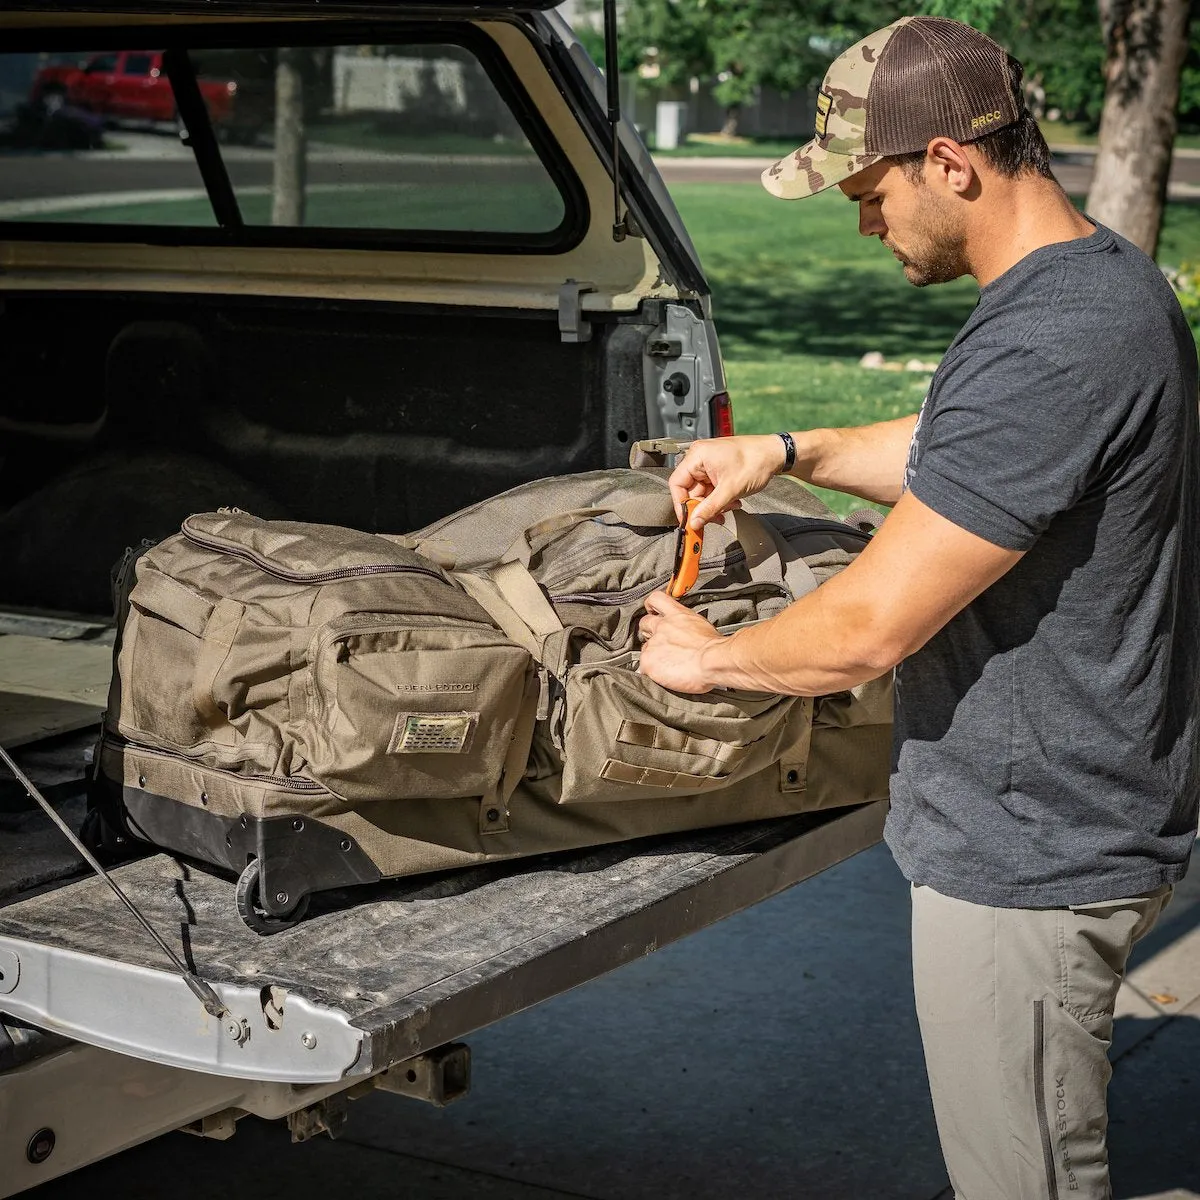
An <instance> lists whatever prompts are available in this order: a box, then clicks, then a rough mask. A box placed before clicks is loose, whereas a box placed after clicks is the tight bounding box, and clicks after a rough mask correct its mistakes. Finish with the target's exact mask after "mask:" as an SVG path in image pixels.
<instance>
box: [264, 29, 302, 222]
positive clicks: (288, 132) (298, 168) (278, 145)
mask: <svg viewBox="0 0 1200 1200" xmlns="http://www.w3.org/2000/svg"><path fill="white" fill-rule="evenodd" d="M303 55H304V51H303V50H295V49H286V50H280V51H279V62H278V65H277V66H276V67H275V174H274V179H273V182H272V188H271V224H272V225H292V226H296V225H303V224H304V200H305V186H304V184H305V173H306V170H307V166H308V146H307V136H306V134H305V129H304V76H303V72H302V70H301V67H302V65H303Z"/></svg>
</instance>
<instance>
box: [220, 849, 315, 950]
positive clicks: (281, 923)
mask: <svg viewBox="0 0 1200 1200" xmlns="http://www.w3.org/2000/svg"><path fill="white" fill-rule="evenodd" d="M258 876H259V865H258V859H257V858H255V859H252V860H251V861H250V862H249V863H248V864H247V865H246V869H245V870H244V871H243V872H242V873H241V875H239V876H238V881H237V910H238V916H239V917H241V918H242V920H243V921H244V922H245V923H246V925H247V926H248V927H249V928H251V929H253V930H254V932H255V933H257V934H261V935H262V936H263V937H267V936H268V935H270V934H272V933H279V932H280V930H283V929H291V927H292V926H293V925H297V924H299V923H300V922H301V921H303V920H304V914H305V913H306V912H308V897H307V896H302V897H301V899H300V902H299V903H298V904H297V905H296V907H295V908H293V909H292V910H291V912H289V913H288V914H287V915H286V916H282V917H276V916H272V915H271V914H270V913H268V912H265V911H264V910H263V909H262V908H261V907H260V906H259V893H258Z"/></svg>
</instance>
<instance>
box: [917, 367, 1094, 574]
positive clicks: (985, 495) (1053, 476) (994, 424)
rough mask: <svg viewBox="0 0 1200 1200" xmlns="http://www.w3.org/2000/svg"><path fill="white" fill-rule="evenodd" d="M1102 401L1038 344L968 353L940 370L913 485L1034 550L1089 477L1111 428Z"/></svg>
mask: <svg viewBox="0 0 1200 1200" xmlns="http://www.w3.org/2000/svg"><path fill="white" fill-rule="evenodd" d="M1101 409H1102V406H1100V405H1098V404H1097V403H1096V400H1095V397H1094V395H1092V394H1091V393H1090V392H1088V391H1086V390H1084V389H1082V388H1081V387H1080V384H1079V381H1078V380H1076V381H1075V383H1074V385H1072V383H1071V381H1070V380H1069V379H1068V378H1067V373H1066V372H1065V371H1064V369H1063V368H1062V367H1061V366H1058V365H1056V364H1054V363H1051V362H1049V361H1047V360H1046V359H1044V358H1043V357H1041V356H1040V355H1038V354H1036V353H1033V352H1032V351H1029V350H1024V349H1018V348H1013V347H985V348H980V349H978V350H972V351H970V352H967V353H964V354H962V355H961V356H959V357H958V358H956V359H954V360H953V361H951V362H949V363H946V364H944V365H943V368H942V372H941V374H940V377H938V378H935V381H934V390H933V391H932V392H931V394H930V397H929V399H928V400H927V401H926V404H925V412H924V413H923V414H922V417H921V426H920V428H919V429H918V433H917V445H916V450H917V456H916V464H915V466H914V468H913V470H912V473H911V475H910V478H909V481H908V487H909V490H910V491H911V492H912V494H913V495H914V496H916V498H917V499H918V500H920V501H921V502H922V503H923V504H927V505H928V506H929V507H930V508H932V509H933V510H934V511H935V512H937V513H940V514H941V515H942V516H944V517H946V518H947V519H948V520H950V521H953V522H954V523H955V524H956V525H958V526H960V527H961V528H963V529H966V530H968V531H969V532H971V533H974V534H978V535H979V536H980V537H982V538H985V539H986V540H987V541H989V542H992V543H993V544H994V545H997V546H1003V547H1004V548H1005V549H1009V550H1028V549H1029V548H1030V547H1031V546H1032V545H1033V544H1034V542H1035V541H1037V539H1038V537H1039V535H1040V534H1041V533H1042V532H1043V531H1044V530H1045V529H1046V527H1047V526H1048V525H1049V524H1050V522H1051V521H1052V520H1053V519H1054V517H1055V516H1056V515H1057V514H1058V513H1060V512H1063V511H1064V510H1065V509H1067V508H1070V507H1071V505H1072V504H1074V503H1075V502H1076V501H1077V500H1078V499H1079V497H1080V496H1081V495H1082V494H1083V492H1084V490H1085V489H1086V488H1087V486H1088V484H1089V482H1090V481H1091V479H1092V478H1093V476H1094V474H1095V471H1096V465H1097V463H1098V462H1099V461H1100V460H1101V458H1102V457H1103V455H1104V450H1105V447H1106V446H1107V445H1108V444H1109V443H1110V442H1111V439H1112V436H1113V433H1114V430H1113V429H1112V428H1111V427H1110V423H1106V421H1105V413H1104V412H1103V411H1101Z"/></svg>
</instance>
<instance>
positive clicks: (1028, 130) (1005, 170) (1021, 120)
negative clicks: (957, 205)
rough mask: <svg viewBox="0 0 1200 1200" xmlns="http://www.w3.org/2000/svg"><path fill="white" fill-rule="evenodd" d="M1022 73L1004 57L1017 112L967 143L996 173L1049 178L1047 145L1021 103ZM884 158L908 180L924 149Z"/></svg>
mask: <svg viewBox="0 0 1200 1200" xmlns="http://www.w3.org/2000/svg"><path fill="white" fill-rule="evenodd" d="M1024 74H1025V70H1024V68H1023V67H1022V66H1021V64H1020V63H1019V62H1018V61H1017V60H1016V59H1015V58H1013V56H1012V55H1011V54H1010V55H1009V56H1008V83H1009V86H1010V87H1011V88H1012V94H1013V99H1014V100H1016V102H1017V111H1018V112H1019V113H1020V114H1021V115H1020V116H1019V117H1018V118H1017V120H1016V121H1014V122H1013V124H1011V125H1005V127H1004V128H1003V129H997V130H996V131H995V132H993V133H985V134H984V135H983V136H982V137H978V138H973V139H972V140H971V141H970V143H968V144H969V145H972V146H978V147H979V152H980V153H981V154H982V155H983V157H984V158H985V159H986V160H987V163H988V165H989V166H991V167H992V169H993V170H995V171H996V173H997V174H999V175H1004V176H1006V177H1007V178H1009V179H1016V178H1017V177H1018V176H1020V175H1029V174H1033V175H1043V176H1045V177H1046V178H1047V179H1053V178H1054V173H1053V172H1052V171H1051V169H1050V147H1049V146H1047V145H1046V139H1045V137H1044V136H1043V134H1042V131H1041V129H1040V128H1039V127H1038V123H1037V121H1036V120H1035V119H1034V117H1033V114H1032V113H1031V112H1030V111H1029V109H1028V108H1027V107H1026V106H1025V93H1024V90H1023V89H1022V87H1021V79H1022V77H1023V76H1024ZM887 161H888V162H889V163H892V164H893V165H894V166H898V167H899V168H900V169H901V170H902V171H903V172H904V173H905V175H907V176H908V178H909V179H917V178H919V177H920V175H921V172H922V170H923V169H924V164H925V151H924V150H914V151H913V152H912V153H911V154H890V155H888V157H887Z"/></svg>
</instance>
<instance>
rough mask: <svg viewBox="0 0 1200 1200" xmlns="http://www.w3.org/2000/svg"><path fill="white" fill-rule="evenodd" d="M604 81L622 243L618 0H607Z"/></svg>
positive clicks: (617, 237)
mask: <svg viewBox="0 0 1200 1200" xmlns="http://www.w3.org/2000/svg"><path fill="white" fill-rule="evenodd" d="M604 81H605V83H606V84H607V87H608V124H609V127H610V128H611V130H612V175H613V227H612V235H613V241H614V242H623V241H624V240H625V238H626V237H627V236H628V234H629V232H630V230H629V225H628V223H627V222H626V220H625V218H624V217H622V216H621V79H620V76H619V75H618V74H617V0H604Z"/></svg>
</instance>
